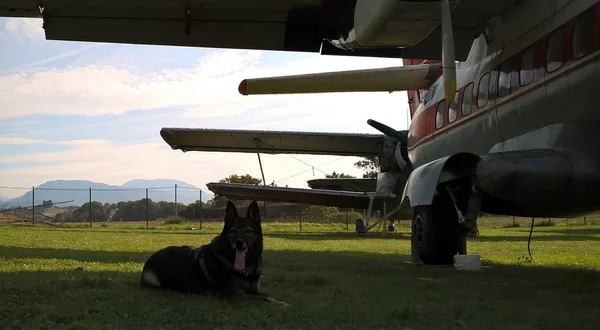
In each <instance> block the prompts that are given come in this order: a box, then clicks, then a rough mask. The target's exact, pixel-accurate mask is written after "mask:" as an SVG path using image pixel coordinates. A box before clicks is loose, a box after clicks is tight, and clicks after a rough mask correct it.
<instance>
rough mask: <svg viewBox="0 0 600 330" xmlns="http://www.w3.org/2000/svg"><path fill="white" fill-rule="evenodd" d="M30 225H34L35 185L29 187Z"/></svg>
mask: <svg viewBox="0 0 600 330" xmlns="http://www.w3.org/2000/svg"><path fill="white" fill-rule="evenodd" d="M31 225H32V226H35V186H34V187H31Z"/></svg>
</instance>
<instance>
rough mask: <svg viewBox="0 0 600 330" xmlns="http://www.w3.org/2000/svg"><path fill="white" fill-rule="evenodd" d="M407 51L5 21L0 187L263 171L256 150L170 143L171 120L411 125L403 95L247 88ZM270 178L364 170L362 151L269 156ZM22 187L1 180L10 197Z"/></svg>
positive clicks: (265, 126) (369, 64)
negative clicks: (87, 32) (99, 36)
mask: <svg viewBox="0 0 600 330" xmlns="http://www.w3.org/2000/svg"><path fill="white" fill-rule="evenodd" d="M400 65H402V61H401V60H400V59H382V58H365V57H345V56H344V57H341V56H322V55H318V54H310V53H295V52H276V51H247V50H231V49H216V48H197V47H173V46H153V45H128V44H109V43H86V42H69V41H52V40H46V39H45V36H44V31H43V29H42V22H41V20H40V19H25V18H0V186H12V187H32V186H38V185H40V184H42V183H44V182H46V181H51V180H59V179H60V180H90V181H95V182H102V183H106V184H113V185H121V184H123V183H125V182H127V181H129V180H133V179H177V180H181V181H185V182H187V183H190V184H193V185H195V186H197V187H199V188H201V189H206V183H209V182H215V181H218V180H220V179H222V178H224V177H227V176H229V175H230V174H251V175H253V176H255V177H259V178H260V177H261V173H260V168H259V164H258V160H257V156H256V154H241V153H221V152H219V153H216V152H188V153H185V154H184V153H183V152H181V151H180V150H172V149H171V148H170V147H169V146H168V145H167V144H166V143H165V142H164V141H163V140H162V138H161V137H160V134H159V132H160V129H161V128H162V127H186V128H221V129H225V128H229V129H253V130H283V131H309V132H355V133H379V132H378V131H376V130H375V129H373V128H372V127H371V126H369V125H368V124H367V119H369V118H372V119H375V120H378V121H381V122H383V123H386V124H388V125H390V126H391V127H393V128H395V129H407V127H408V123H407V111H408V103H407V98H406V93H405V92H396V93H387V92H382V93H332V94H304V95H257V96H242V95H240V94H239V93H238V89H237V88H238V85H239V83H240V81H241V80H243V79H244V78H255V77H268V76H277V75H285V74H304V73H313V72H326V71H341V70H354V69H366V68H378V67H388V66H400ZM261 160H262V164H263V168H264V174H265V179H266V181H267V183H271V182H272V181H275V183H276V184H277V185H278V186H286V185H288V186H289V187H298V188H307V187H308V186H307V183H306V181H307V180H311V179H315V178H324V177H325V174H328V173H332V172H333V171H336V172H338V173H339V172H344V173H349V174H353V175H356V176H357V177H360V176H361V173H362V172H361V170H360V169H358V168H356V167H355V166H354V165H353V164H354V162H356V161H357V160H359V158H356V157H339V156H317V155H266V154H265V155H261ZM22 193H23V191H21V190H16V189H0V198H12V197H16V196H19V195H21V194H22Z"/></svg>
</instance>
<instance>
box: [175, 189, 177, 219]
mask: <svg viewBox="0 0 600 330" xmlns="http://www.w3.org/2000/svg"><path fill="white" fill-rule="evenodd" d="M175 218H177V183H176V184H175Z"/></svg>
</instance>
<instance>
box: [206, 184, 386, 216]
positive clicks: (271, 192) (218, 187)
mask: <svg viewBox="0 0 600 330" xmlns="http://www.w3.org/2000/svg"><path fill="white" fill-rule="evenodd" d="M206 186H207V187H208V189H209V190H210V191H212V192H213V193H214V194H216V195H219V196H225V197H228V198H240V199H248V200H260V201H270V202H289V203H300V204H310V205H324V206H333V207H340V208H354V209H365V210H366V209H368V208H369V197H368V196H367V194H364V193H359V192H354V191H335V190H325V189H306V188H281V187H270V186H258V185H250V184H240V183H221V182H211V183H208V184H207V185H206ZM384 200H385V198H384V197H375V199H374V200H373V209H374V210H375V209H380V208H381V207H382V206H383V201H384Z"/></svg>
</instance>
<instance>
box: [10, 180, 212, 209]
mask: <svg viewBox="0 0 600 330" xmlns="http://www.w3.org/2000/svg"><path fill="white" fill-rule="evenodd" d="M175 184H177V202H178V203H183V204H186V205H187V204H190V203H193V202H195V201H197V200H198V199H199V198H200V189H199V188H198V187H196V186H194V185H191V184H189V183H186V182H183V181H179V180H171V179H156V180H143V179H136V180H131V181H128V182H125V183H124V184H122V185H120V186H113V185H107V184H105V183H98V182H92V181H86V180H54V181H48V182H45V183H43V184H41V185H39V186H37V187H36V188H35V205H40V204H42V202H43V201H44V200H49V199H50V200H52V201H53V202H55V203H56V202H63V201H70V200H73V202H72V203H65V204H59V205H57V206H71V205H75V206H81V205H83V204H84V203H87V202H88V201H89V199H90V191H89V188H92V201H98V202H101V203H118V202H121V201H135V200H140V199H142V198H146V190H145V189H146V188H149V189H148V198H150V199H151V200H153V201H155V202H158V201H167V202H174V201H175ZM213 195H214V194H213V193H212V192H210V191H205V190H202V201H203V202H206V201H208V200H209V199H211V198H213ZM32 198H33V196H32V191H28V192H26V193H25V194H24V195H23V196H20V197H17V198H13V199H8V200H6V201H5V207H7V208H8V207H17V206H31V203H32Z"/></svg>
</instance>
